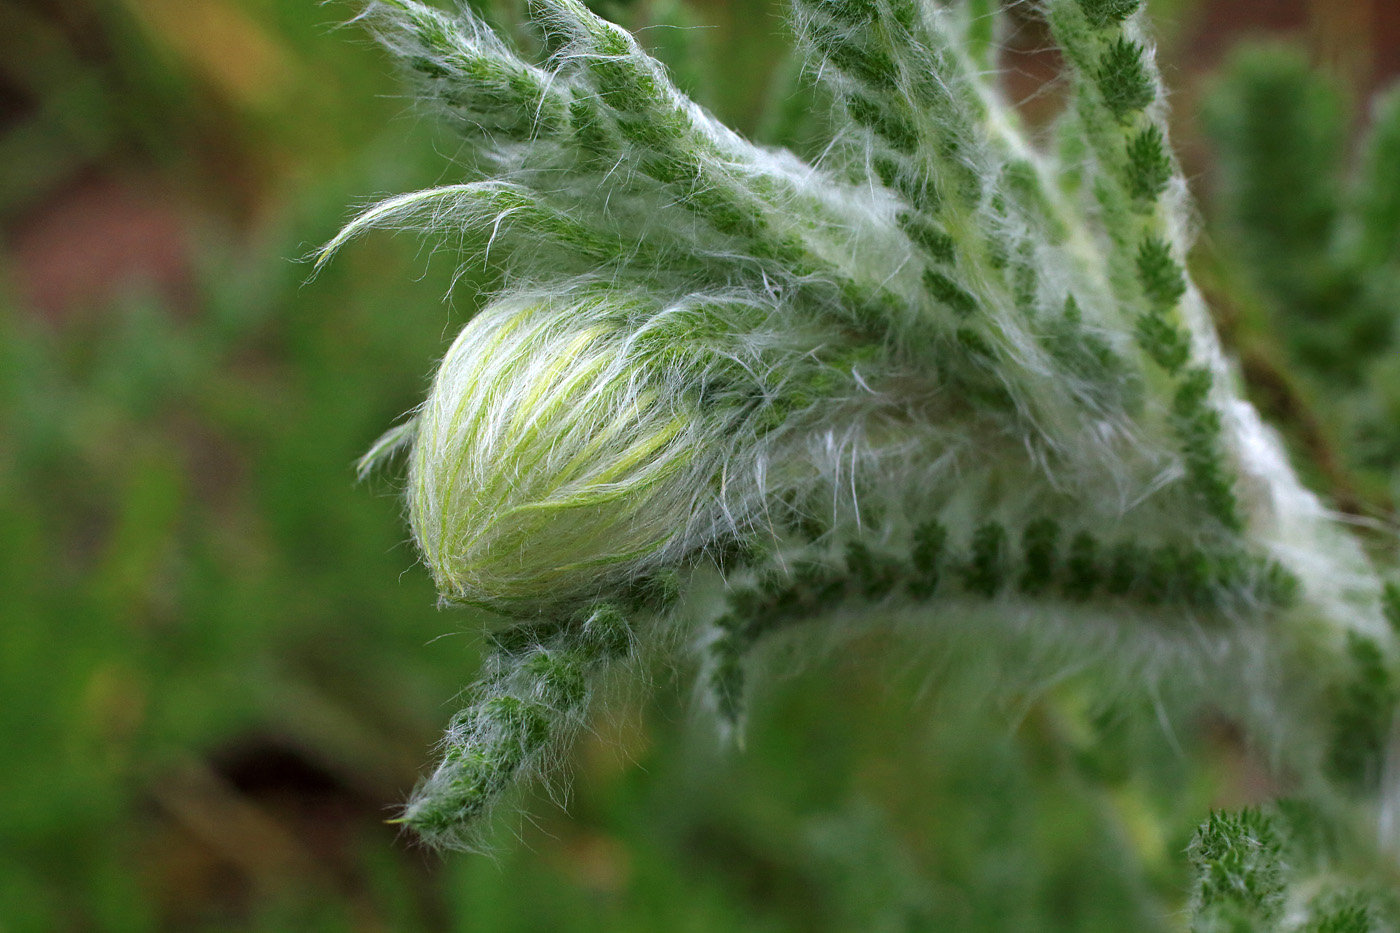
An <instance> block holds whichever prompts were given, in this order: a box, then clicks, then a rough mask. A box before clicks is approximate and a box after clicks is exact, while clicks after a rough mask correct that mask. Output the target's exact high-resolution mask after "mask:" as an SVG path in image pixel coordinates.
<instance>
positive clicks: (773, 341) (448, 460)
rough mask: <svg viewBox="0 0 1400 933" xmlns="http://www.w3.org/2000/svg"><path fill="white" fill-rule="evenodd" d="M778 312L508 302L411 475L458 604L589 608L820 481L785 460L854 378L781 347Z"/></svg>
mask: <svg viewBox="0 0 1400 933" xmlns="http://www.w3.org/2000/svg"><path fill="white" fill-rule="evenodd" d="M771 313H772V312H771V311H770V310H769V309H764V308H762V307H760V306H758V305H755V304H753V303H748V302H737V301H733V300H724V299H716V300H705V299H703V298H695V297H693V296H692V298H690V299H688V300H687V301H686V302H684V303H682V304H676V305H671V306H659V305H658V303H657V302H656V301H655V300H652V299H647V298H644V297H640V296H638V295H633V294H628V293H626V292H623V293H618V292H615V291H600V290H598V289H591V290H590V289H588V288H587V287H584V288H582V289H581V295H580V294H570V293H568V292H565V293H563V295H562V296H559V295H541V294H538V293H536V294H525V295H516V296H509V297H504V298H501V299H498V300H497V301H495V302H494V303H492V304H491V305H490V306H488V307H487V308H486V309H485V310H484V311H482V312H481V314H479V315H478V316H477V317H476V318H474V319H473V320H472V321H471V322H470V323H468V324H467V325H466V327H464V328H463V329H462V332H461V333H460V334H459V335H458V337H457V339H456V340H455V341H454V342H453V344H452V346H451V348H450V349H449V350H448V351H447V354H446V356H445V357H444V358H443V361H442V364H441V366H440V368H439V369H438V372H437V376H436V378H435V379H434V382H433V388H432V392H431V393H430V395H429V396H428V399H427V401H426V402H425V403H424V404H423V406H422V408H421V409H420V411H419V413H418V415H417V417H416V419H415V437H414V441H413V452H412V456H411V467H410V478H409V489H408V502H409V518H410V522H411V524H412V528H413V533H414V537H415V539H416V541H417V543H418V546H419V549H420V550H421V551H422V554H423V557H424V560H425V561H426V562H427V565H428V567H429V568H430V569H431V571H432V574H433V579H434V580H435V581H436V583H437V586H438V590H439V592H440V593H441V594H442V596H443V598H444V599H446V600H448V601H450V602H457V603H468V604H474V605H479V606H484V607H487V608H490V609H494V610H497V611H500V612H505V613H508V614H522V613H526V614H528V613H535V612H538V611H541V610H545V609H549V608H553V607H561V606H571V605H576V604H577V603H578V602H580V601H583V600H587V599H590V598H596V597H598V596H599V595H601V594H604V593H606V592H608V591H609V590H612V589H615V588H616V587H617V586H618V585H620V584H624V583H626V582H628V581H630V580H632V579H635V578H637V577H639V576H641V575H643V574H645V573H647V572H648V571H649V570H652V569H654V568H656V567H659V566H663V565H667V564H673V563H675V562H676V561H678V560H680V559H682V558H683V557H685V556H686V555H689V554H692V553H695V552H697V551H699V550H701V549H703V548H705V547H707V546H710V545H712V544H714V543H716V542H717V541H718V540H720V539H722V538H725V537H727V536H732V535H733V534H735V533H739V532H741V531H742V530H743V529H744V528H745V527H746V526H747V525H748V524H749V522H750V519H751V516H752V515H753V514H754V512H755V511H756V510H757V509H758V508H759V507H760V503H761V502H762V500H763V499H764V498H765V495H767V494H771V493H772V492H774V490H775V488H776V489H779V490H781V489H782V488H786V487H788V486H791V485H792V484H794V483H798V482H801V481H802V477H809V478H810V477H811V476H812V475H813V470H812V469H810V468H807V467H804V466H802V465H801V463H800V461H801V459H802V458H797V460H798V463H796V464H794V463H793V461H794V457H793V456H792V455H791V453H782V452H781V451H784V450H789V449H790V447H791V441H792V439H794V438H797V437H799V436H800V433H801V432H800V430H795V429H796V428H799V427H800V425H801V424H802V423H803V421H804V419H803V418H802V417H801V414H802V412H803V410H804V409H812V408H814V407H816V406H818V405H822V406H824V413H826V414H827V415H828V416H829V414H830V413H831V412H832V410H833V409H832V408H831V407H830V406H831V402H832V401H833V399H834V397H836V396H839V395H841V394H843V393H845V392H847V390H848V388H849V387H850V386H851V385H852V377H851V374H850V371H849V368H847V369H843V368H842V367H841V366H840V361H836V362H833V361H829V360H823V359H821V354H820V353H818V352H815V351H814V350H813V349H812V347H811V346H802V345H800V344H799V345H797V346H794V347H793V348H792V349H785V348H784V344H788V345H792V344H794V343H795V339H794V335H780V334H777V333H771V332H768V329H767V320H768V318H769V316H770V314H771ZM847 356H849V354H847ZM846 362H847V366H848V367H849V360H847V361H846ZM779 464H783V465H782V466H779Z"/></svg>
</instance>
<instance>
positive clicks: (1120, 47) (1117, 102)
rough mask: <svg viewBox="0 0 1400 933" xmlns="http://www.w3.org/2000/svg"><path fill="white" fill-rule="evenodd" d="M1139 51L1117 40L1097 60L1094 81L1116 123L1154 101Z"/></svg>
mask: <svg viewBox="0 0 1400 933" xmlns="http://www.w3.org/2000/svg"><path fill="white" fill-rule="evenodd" d="M1142 57H1143V48H1142V46H1141V45H1139V44H1138V43H1136V42H1134V41H1133V40H1131V39H1127V38H1119V39H1118V40H1116V41H1115V42H1114V43H1113V44H1112V45H1110V46H1109V47H1108V49H1107V51H1105V52H1104V54H1103V58H1102V59H1100V60H1099V67H1098V71H1097V73H1096V74H1095V78H1096V79H1097V81H1098V88H1099V93H1100V94H1101V95H1102V96H1103V102H1104V106H1106V107H1107V108H1108V109H1109V110H1110V111H1111V112H1112V113H1113V115H1114V116H1115V117H1117V118H1118V120H1119V121H1120V122H1126V121H1127V120H1129V119H1131V118H1132V117H1133V115H1135V114H1137V113H1138V112H1139V111H1141V110H1143V109H1144V108H1145V107H1146V106H1147V105H1148V104H1150V103H1152V101H1153V100H1154V99H1155V98H1156V96H1157V93H1156V90H1155V88H1154V87H1153V86H1152V79H1151V77H1150V76H1149V75H1148V73H1147V69H1146V68H1145V67H1144V66H1143V63H1142Z"/></svg>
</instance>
